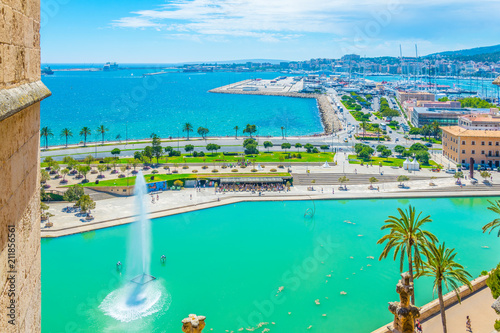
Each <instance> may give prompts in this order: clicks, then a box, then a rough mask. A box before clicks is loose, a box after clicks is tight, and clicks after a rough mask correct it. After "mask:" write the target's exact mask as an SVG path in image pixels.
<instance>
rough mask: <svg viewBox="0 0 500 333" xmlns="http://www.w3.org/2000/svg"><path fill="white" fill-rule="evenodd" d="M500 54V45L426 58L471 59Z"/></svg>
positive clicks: (449, 52) (447, 52)
mask: <svg viewBox="0 0 500 333" xmlns="http://www.w3.org/2000/svg"><path fill="white" fill-rule="evenodd" d="M499 52H500V44H499V45H493V46H484V47H475V48H473V49H466V50H458V51H445V52H438V53H432V54H429V55H427V56H426V57H434V56H442V57H453V58H456V57H470V56H477V55H482V54H495V53H499Z"/></svg>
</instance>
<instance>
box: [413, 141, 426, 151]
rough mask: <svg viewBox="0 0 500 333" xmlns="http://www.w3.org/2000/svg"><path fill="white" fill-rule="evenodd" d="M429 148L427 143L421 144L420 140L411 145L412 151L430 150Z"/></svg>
mask: <svg viewBox="0 0 500 333" xmlns="http://www.w3.org/2000/svg"><path fill="white" fill-rule="evenodd" d="M428 150H429V148H427V147H426V146H425V145H423V144H421V143H420V142H417V143H414V144H412V145H411V147H410V151H411V152H413V153H415V152H417V151H428Z"/></svg>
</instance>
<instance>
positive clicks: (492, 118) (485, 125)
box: [458, 109, 500, 131]
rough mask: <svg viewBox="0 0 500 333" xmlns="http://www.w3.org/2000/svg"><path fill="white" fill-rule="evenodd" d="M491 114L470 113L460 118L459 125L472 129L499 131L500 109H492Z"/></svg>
mask: <svg viewBox="0 0 500 333" xmlns="http://www.w3.org/2000/svg"><path fill="white" fill-rule="evenodd" d="M491 110H492V112H490V114H470V115H467V116H463V117H460V118H459V119H458V126H460V127H462V128H465V129H470V130H484V131H498V130H500V115H499V114H498V109H491Z"/></svg>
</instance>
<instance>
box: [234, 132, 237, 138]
mask: <svg viewBox="0 0 500 333" xmlns="http://www.w3.org/2000/svg"><path fill="white" fill-rule="evenodd" d="M234 138H235V139H238V130H236V133H235V134H234Z"/></svg>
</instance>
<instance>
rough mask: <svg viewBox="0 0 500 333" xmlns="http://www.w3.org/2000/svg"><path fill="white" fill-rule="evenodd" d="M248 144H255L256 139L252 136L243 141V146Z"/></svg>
mask: <svg viewBox="0 0 500 333" xmlns="http://www.w3.org/2000/svg"><path fill="white" fill-rule="evenodd" d="M249 144H252V145H257V141H255V139H252V138H248V139H245V141H243V148H246V146H248V145H249Z"/></svg>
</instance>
